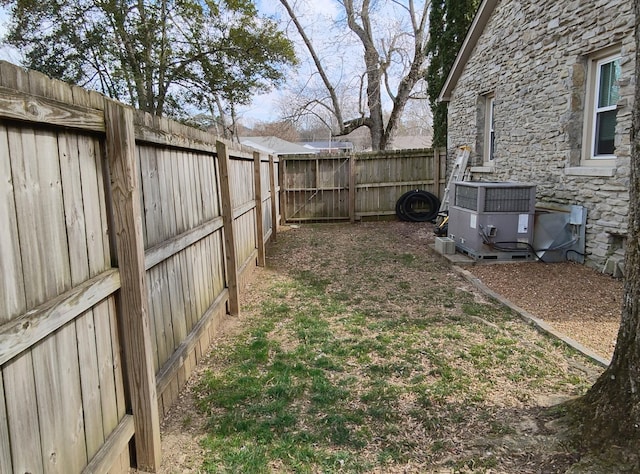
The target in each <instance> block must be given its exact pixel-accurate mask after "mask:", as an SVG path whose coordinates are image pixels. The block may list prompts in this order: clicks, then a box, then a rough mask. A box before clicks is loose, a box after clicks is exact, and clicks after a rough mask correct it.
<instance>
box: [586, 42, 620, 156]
mask: <svg viewBox="0 0 640 474" xmlns="http://www.w3.org/2000/svg"><path fill="white" fill-rule="evenodd" d="M620 59H621V57H620V49H619V48H609V49H607V50H605V51H603V52H601V53H600V54H597V55H594V56H593V57H592V58H590V61H589V68H588V74H587V87H586V101H585V127H584V136H583V140H582V144H583V146H582V149H583V157H582V165H583V166H597V167H600V166H602V167H614V166H615V160H616V154H615V151H614V153H612V154H606V155H597V154H596V126H597V116H598V114H600V113H602V112H607V111H611V110H617V108H618V104H614V105H610V106H607V107H598V102H599V94H600V79H601V77H600V74H601V70H602V66H603V65H604V64H608V63H611V62H613V61H619V60H620Z"/></svg>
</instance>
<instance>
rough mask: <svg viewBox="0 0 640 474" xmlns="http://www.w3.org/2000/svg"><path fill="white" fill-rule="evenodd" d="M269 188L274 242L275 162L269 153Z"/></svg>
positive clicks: (275, 206) (275, 217)
mask: <svg viewBox="0 0 640 474" xmlns="http://www.w3.org/2000/svg"><path fill="white" fill-rule="evenodd" d="M269 189H270V191H271V238H272V239H273V241H274V242H275V241H276V240H277V239H278V238H277V234H278V206H277V205H276V202H277V201H276V199H278V196H277V195H276V162H275V160H274V159H273V155H269Z"/></svg>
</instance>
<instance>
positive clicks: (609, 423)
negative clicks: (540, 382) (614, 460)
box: [580, 0, 640, 446]
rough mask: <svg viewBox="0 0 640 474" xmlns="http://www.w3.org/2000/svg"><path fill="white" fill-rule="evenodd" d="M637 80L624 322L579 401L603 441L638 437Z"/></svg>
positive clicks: (626, 442) (638, 3)
mask: <svg viewBox="0 0 640 474" xmlns="http://www.w3.org/2000/svg"><path fill="white" fill-rule="evenodd" d="M634 9H635V18H636V23H635V38H636V77H640V21H639V18H640V0H635V1H634ZM639 106H640V83H636V93H635V105H634V115H633V132H632V145H631V147H632V150H631V177H630V182H629V195H630V196H629V197H630V199H629V234H628V237H627V247H626V253H625V263H624V270H625V283H624V296H623V303H622V322H621V325H620V330H619V332H618V340H617V343H616V348H615V351H614V354H613V360H612V361H611V365H610V366H609V367H608V368H607V370H605V372H604V373H603V374H602V376H601V377H600V378H599V379H598V380H597V381H596V383H595V384H594V385H593V387H592V388H591V389H590V390H589V392H587V394H586V395H585V396H584V397H583V399H582V400H581V401H580V403H581V405H582V407H583V409H584V410H585V412H584V414H585V423H584V432H583V434H584V438H585V441H587V442H589V443H591V444H593V445H600V446H602V445H603V444H604V443H606V444H608V445H611V444H614V445H619V446H638V443H639V442H640V240H639V239H640V110H639Z"/></svg>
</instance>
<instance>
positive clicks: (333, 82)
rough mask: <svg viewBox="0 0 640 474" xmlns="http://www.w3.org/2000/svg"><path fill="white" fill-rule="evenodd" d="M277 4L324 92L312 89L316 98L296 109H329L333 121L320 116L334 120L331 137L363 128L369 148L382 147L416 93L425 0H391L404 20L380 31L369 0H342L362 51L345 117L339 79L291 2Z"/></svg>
mask: <svg viewBox="0 0 640 474" xmlns="http://www.w3.org/2000/svg"><path fill="white" fill-rule="evenodd" d="M280 3H281V4H282V5H283V6H284V8H285V9H286V11H287V13H288V15H289V17H290V18H291V21H292V22H293V24H294V25H295V27H296V29H297V31H298V33H299V34H300V37H301V38H302V40H303V42H304V44H305V46H306V48H307V50H308V51H309V54H310V56H311V59H312V61H313V64H314V66H315V69H316V70H317V73H318V75H319V76H320V79H321V82H322V84H323V86H324V88H325V93H324V94H316V96H315V97H311V98H309V99H308V100H306V101H303V102H302V103H299V104H297V105H296V112H297V113H312V114H316V115H317V116H319V117H321V116H322V115H323V114H324V113H327V114H329V113H330V114H331V116H332V118H333V119H335V120H330V121H329V120H325V119H323V121H325V123H326V124H327V125H330V124H331V123H334V127H335V130H334V131H333V135H334V136H344V135H347V134H349V133H351V132H353V131H354V130H356V129H358V128H360V127H367V128H368V129H369V133H370V135H371V144H372V148H373V149H374V150H384V149H385V148H387V146H388V145H389V144H390V142H391V141H392V139H393V134H394V132H395V130H396V127H397V126H398V122H399V120H400V117H401V116H402V113H403V110H404V108H405V106H406V104H407V102H408V101H409V100H410V99H412V98H416V95H415V89H416V85H417V84H418V83H419V82H420V80H421V79H422V78H423V77H424V72H425V71H424V67H425V47H426V43H427V39H428V34H427V28H426V26H427V18H428V9H429V2H428V1H424V3H421V4H420V5H417V4H416V2H415V1H414V0H394V1H393V2H390V4H392V5H393V6H394V7H395V8H398V9H400V11H402V12H404V14H405V17H406V20H407V21H406V22H405V27H404V28H403V29H400V30H395V31H393V30H392V31H391V32H389V33H387V34H386V36H382V35H381V34H380V33H379V29H376V28H375V26H376V25H375V22H374V18H373V17H374V15H375V13H376V12H375V8H374V5H373V4H372V2H371V0H361V3H359V2H358V1H354V0H342V2H341V5H342V7H343V10H344V15H345V18H346V24H347V27H348V29H349V31H350V32H351V33H352V34H353V36H354V37H355V38H356V39H357V41H359V44H360V45H361V46H362V51H363V57H362V58H363V63H362V70H361V75H360V78H359V91H360V94H359V99H361V102H360V103H359V107H358V108H359V113H358V116H356V117H350V118H347V117H346V116H345V111H344V110H343V102H342V101H341V99H342V98H341V97H340V96H339V92H338V83H339V81H340V79H336V78H334V77H331V76H330V74H329V72H328V69H327V65H326V61H323V60H322V58H321V57H320V55H319V54H318V52H317V50H316V48H315V46H314V44H313V42H312V40H311V38H310V37H309V35H308V34H307V31H306V30H305V27H304V25H303V24H302V23H301V21H300V18H299V16H298V15H297V13H296V11H295V8H294V6H293V5H292V4H291V3H290V2H289V0H280ZM374 3H375V2H374ZM396 73H397V78H396V80H395V81H394V80H393V79H394V78H393V76H394V75H396ZM394 85H395V87H394ZM383 98H388V100H389V102H390V104H391V111H390V113H389V114H388V115H387V114H385V113H384V102H383ZM385 115H387V118H386V120H385Z"/></svg>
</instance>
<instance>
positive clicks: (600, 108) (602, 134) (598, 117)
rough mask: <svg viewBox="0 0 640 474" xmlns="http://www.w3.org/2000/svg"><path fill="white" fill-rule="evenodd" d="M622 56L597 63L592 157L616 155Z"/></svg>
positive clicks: (599, 157)
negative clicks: (615, 143)
mask: <svg viewBox="0 0 640 474" xmlns="http://www.w3.org/2000/svg"><path fill="white" fill-rule="evenodd" d="M618 79H620V58H605V59H602V60H600V61H598V62H597V63H596V91H595V92H596V96H595V101H594V116H593V127H594V128H593V140H592V145H593V146H592V158H594V159H601V158H611V157H615V154H614V153H615V147H614V142H615V135H616V108H617V106H618V98H619V96H620V94H619V93H620V87H619V86H618Z"/></svg>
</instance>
